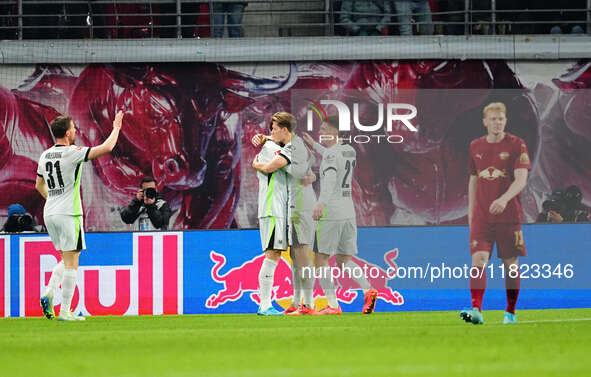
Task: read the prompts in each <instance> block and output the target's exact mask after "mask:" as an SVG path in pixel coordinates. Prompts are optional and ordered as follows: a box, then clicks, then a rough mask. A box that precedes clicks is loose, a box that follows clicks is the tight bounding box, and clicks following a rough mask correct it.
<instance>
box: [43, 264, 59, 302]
mask: <svg viewBox="0 0 591 377" xmlns="http://www.w3.org/2000/svg"><path fill="white" fill-rule="evenodd" d="M63 276H64V261H63V260H62V261H60V262H59V263H58V264H56V265H55V267H54V268H53V270H52V272H51V277H50V278H49V283H48V284H47V287H45V291H44V292H43V296H44V297H45V296H47V297H50V298H53V295H54V293H55V290H56V289H57V288H58V287H59V285H60V283H61V282H62V279H63Z"/></svg>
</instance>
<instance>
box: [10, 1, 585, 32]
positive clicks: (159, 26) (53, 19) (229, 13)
mask: <svg viewBox="0 0 591 377" xmlns="http://www.w3.org/2000/svg"><path fill="white" fill-rule="evenodd" d="M179 4H180V8H179V9H177V5H179ZM179 4H177V1H173V0H171V1H152V2H150V1H137V2H133V1H125V2H117V1H106V0H94V1H90V0H89V1H82V0H70V1H46V0H45V1H43V0H29V1H27V0H0V39H83V38H106V39H114V38H179V37H182V38H202V37H217V38H221V37H230V38H239V37H249V36H250V35H249V33H248V32H246V33H245V28H244V27H246V28H247V29H248V27H249V26H258V25H262V26H273V25H275V26H278V27H281V26H286V25H287V27H289V28H296V29H297V28H299V29H304V30H306V29H307V30H310V33H312V34H311V35H316V36H317V34H316V33H317V30H321V32H322V33H323V34H324V35H349V36H371V35H376V36H378V35H414V34H423V35H432V34H436V35H441V34H447V35H463V34H583V33H585V32H586V29H587V23H588V22H587V17H588V11H587V9H588V0H522V1H510V0H496V1H491V0H468V1H466V0H304V1H295V0H251V1H239V0H212V1H202V2H199V1H194V2H188V1H182V2H180V3H179ZM19 9H22V13H19ZM277 14H279V16H277ZM282 14H283V15H284V16H282ZM245 15H249V17H244V16H245ZM310 26H317V27H320V29H314V28H310ZM280 34H281V32H280ZM287 35H290V33H287ZM253 36H257V35H253Z"/></svg>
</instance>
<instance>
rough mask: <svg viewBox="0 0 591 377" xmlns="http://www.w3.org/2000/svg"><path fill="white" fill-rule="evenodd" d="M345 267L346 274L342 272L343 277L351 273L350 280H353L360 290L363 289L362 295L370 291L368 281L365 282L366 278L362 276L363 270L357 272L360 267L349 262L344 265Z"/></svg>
mask: <svg viewBox="0 0 591 377" xmlns="http://www.w3.org/2000/svg"><path fill="white" fill-rule="evenodd" d="M345 267H346V268H347V272H346V274H345V272H343V275H345V276H347V277H348V275H349V273H351V279H353V280H354V281H355V283H357V284H359V286H360V287H361V289H363V293H365V292H367V291H368V290H370V289H371V284H369V281H367V277H366V276H363V273H361V272H363V270H361V271H359V270H360V269H361V267H359V265H358V264H357V263H355V262H353V261H352V260H350V261H348V262H347V263H345Z"/></svg>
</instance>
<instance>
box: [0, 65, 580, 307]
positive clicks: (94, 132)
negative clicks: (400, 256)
mask: <svg viewBox="0 0 591 377" xmlns="http://www.w3.org/2000/svg"><path fill="white" fill-rule="evenodd" d="M590 77H591V61H590V60H579V61H566V60H559V61H503V60H429V61H424V60H400V61H361V62H346V61H339V62H326V61H319V62H292V63H289V62H284V63H279V62H278V63H259V64H256V63H244V64H216V63H126V64H87V65H57V64H56V65H53V64H39V65H24V64H23V65H4V66H3V67H2V70H0V109H1V111H2V113H3V114H5V116H4V117H2V118H1V119H0V171H1V175H2V179H0V191H1V192H2V196H1V197H0V222H2V223H3V222H4V220H5V218H6V215H7V212H6V208H7V207H8V205H10V204H12V203H21V204H25V208H26V210H27V211H28V212H30V213H31V214H32V215H33V217H34V218H35V219H36V220H37V222H39V223H41V222H42V221H43V216H42V211H43V200H42V198H41V196H40V195H39V194H38V193H37V191H36V190H35V173H36V169H37V162H38V160H39V156H40V154H41V152H42V151H43V150H44V149H46V148H48V147H49V146H50V145H51V144H52V143H53V138H52V135H51V133H50V128H49V124H50V122H51V121H52V120H53V119H54V118H55V117H56V116H57V115H59V114H64V113H65V114H69V115H71V116H72V117H73V120H74V121H75V123H76V126H77V128H78V132H77V138H78V139H77V144H79V145H98V144H100V143H102V142H103V141H104V139H105V138H106V137H107V135H108V134H109V132H110V130H111V128H112V121H113V117H114V116H115V114H116V112H117V111H118V110H123V111H124V113H125V118H124V122H123V128H122V131H121V137H120V138H119V142H118V145H117V147H116V149H115V150H114V152H113V153H112V154H110V155H108V156H104V157H101V158H100V159H97V160H94V161H92V162H90V163H87V164H85V168H84V169H83V176H82V180H83V182H82V191H83V197H84V208H85V216H86V222H85V224H86V226H87V230H88V231H107V232H113V231H133V230H137V229H138V228H137V227H135V228H132V227H130V226H128V225H126V224H123V223H122V221H121V218H120V215H119V211H120V209H121V208H122V207H124V206H126V205H128V204H129V202H130V201H131V199H132V198H133V197H134V195H135V192H136V190H137V188H138V185H139V181H140V180H141V179H142V178H143V177H144V176H145V175H150V176H153V177H155V178H156V180H157V182H158V189H159V190H160V192H161V193H162V195H163V197H164V199H165V200H166V201H167V202H168V203H169V204H170V207H171V209H172V211H173V217H172V218H171V221H170V227H169V229H172V230H179V231H182V230H188V229H227V228H241V229H249V228H254V227H257V226H258V223H257V194H258V193H257V178H256V173H255V171H254V169H253V168H252V167H251V162H252V160H253V158H254V157H255V155H256V154H257V152H258V151H259V149H258V148H255V147H254V146H253V145H252V144H251V139H252V137H253V136H254V135H255V134H257V133H265V134H268V133H269V119H270V117H271V115H272V114H273V113H275V112H278V111H287V112H291V113H293V114H294V115H295V116H296V118H297V123H298V129H297V132H298V133H301V132H308V133H310V135H311V136H312V137H313V138H314V140H316V141H321V140H320V135H319V127H320V123H322V121H323V120H325V118H326V116H331V115H332V116H335V115H338V116H339V119H340V121H339V123H340V126H339V127H340V128H341V129H342V130H343V131H349V132H350V134H349V135H348V137H349V139H347V142H348V143H349V144H350V145H351V146H352V148H354V150H355V151H356V156H357V167H356V169H355V171H354V176H353V184H352V186H353V193H352V197H353V200H354V202H355V210H356V215H357V224H358V225H359V226H391V225H395V226H399V225H402V226H406V225H439V224H447V225H450V224H451V225H454V224H455V225H457V224H466V223H467V207H468V198H467V191H468V184H467V182H468V171H467V165H468V148H469V144H470V141H471V140H474V139H475V138H478V137H480V136H483V135H484V134H485V132H486V130H485V128H484V126H483V124H482V110H483V108H484V107H485V106H486V105H487V104H488V103H490V102H495V101H502V102H504V103H505V104H506V105H507V118H508V122H507V127H506V131H507V132H509V133H512V134H514V135H517V136H519V137H520V138H522V139H523V140H524V141H525V143H526V144H527V149H528V151H529V155H530V158H531V170H530V172H529V176H528V184H527V186H526V188H525V189H524V190H523V192H522V196H523V201H522V203H523V212H524V221H525V222H528V223H531V222H534V221H536V218H537V216H538V214H539V213H540V212H541V211H542V205H543V203H544V202H545V201H546V200H547V199H549V198H550V196H551V193H552V192H553V191H556V190H558V189H560V188H564V187H565V186H570V185H575V186H577V187H578V188H579V189H580V191H581V193H582V196H581V197H580V200H581V201H582V204H583V205H586V206H589V205H591V181H590V179H591V172H590V170H589V167H590V166H591V134H590V133H589V127H587V125H588V124H589V122H590V121H591V119H589V116H590V115H589V114H591V111H589V106H588V104H589V103H590V102H591V90H589V89H590V86H591V80H590ZM341 118H342V119H341ZM341 120H342V121H341ZM320 160H321V158H320V156H319V155H316V163H315V164H314V165H313V168H312V170H313V171H314V172H316V173H317V172H318V167H319V164H320ZM493 173H494V174H497V175H499V174H500V173H501V172H500V171H498V172H497V171H495V172H493ZM493 173H491V174H493ZM318 181H319V180H317V181H316V182H314V183H313V186H314V189H315V191H316V194H317V193H318V191H319V182H318ZM11 310H14V308H11Z"/></svg>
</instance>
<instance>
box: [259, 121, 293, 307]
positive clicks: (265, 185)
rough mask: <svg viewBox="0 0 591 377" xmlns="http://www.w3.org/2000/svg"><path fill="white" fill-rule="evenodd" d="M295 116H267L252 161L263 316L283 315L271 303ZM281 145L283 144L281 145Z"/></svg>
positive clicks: (284, 224) (285, 226)
mask: <svg viewBox="0 0 591 377" xmlns="http://www.w3.org/2000/svg"><path fill="white" fill-rule="evenodd" d="M294 126H295V118H294V117H293V116H292V115H291V114H288V113H276V114H274V115H273V117H272V118H271V125H270V129H271V137H272V139H273V140H269V141H267V142H266V143H265V144H264V145H263V148H262V149H261V151H260V152H259V154H257V156H256V157H255V159H254V160H253V162H252V167H253V168H255V169H256V170H257V176H258V180H259V208H258V217H259V228H260V235H261V244H262V248H263V250H264V251H265V259H264V260H263V264H262V265H261V269H260V271H259V297H260V300H261V302H260V306H259V310H258V312H257V314H258V315H263V316H277V315H284V313H282V312H280V311H277V310H276V309H275V308H274V307H273V305H272V303H271V295H272V291H273V280H274V278H275V268H276V267H277V265H278V263H279V259H280V258H281V252H282V251H285V250H287V247H288V246H289V184H290V183H289V180H290V178H289V176H288V174H287V172H286V170H285V169H284V167H286V166H287V165H288V164H290V163H291V158H292V157H291V151H292V145H291V143H290V142H291V131H292V129H293V128H294ZM281 145H283V146H281Z"/></svg>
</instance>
